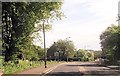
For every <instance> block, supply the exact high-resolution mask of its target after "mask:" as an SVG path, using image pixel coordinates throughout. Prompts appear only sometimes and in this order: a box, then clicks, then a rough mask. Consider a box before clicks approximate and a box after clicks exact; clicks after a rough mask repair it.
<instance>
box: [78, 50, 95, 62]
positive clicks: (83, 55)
mask: <svg viewBox="0 0 120 76" xmlns="http://www.w3.org/2000/svg"><path fill="white" fill-rule="evenodd" d="M77 58H79V59H80V60H82V61H93V60H94V53H93V51H90V50H84V49H79V50H78V51H77Z"/></svg>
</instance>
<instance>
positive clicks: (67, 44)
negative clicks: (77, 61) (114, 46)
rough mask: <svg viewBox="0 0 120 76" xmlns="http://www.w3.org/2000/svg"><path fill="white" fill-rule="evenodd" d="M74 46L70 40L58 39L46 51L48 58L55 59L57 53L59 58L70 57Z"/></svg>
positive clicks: (72, 54)
mask: <svg viewBox="0 0 120 76" xmlns="http://www.w3.org/2000/svg"><path fill="white" fill-rule="evenodd" d="M74 51H75V46H74V43H73V42H72V41H69V40H68V41H67V40H58V41H57V42H55V43H54V44H53V45H52V46H51V47H50V48H49V49H48V51H47V56H48V58H50V57H51V58H53V59H55V57H56V56H55V54H57V53H58V56H59V58H60V59H67V58H72V57H73V56H74Z"/></svg>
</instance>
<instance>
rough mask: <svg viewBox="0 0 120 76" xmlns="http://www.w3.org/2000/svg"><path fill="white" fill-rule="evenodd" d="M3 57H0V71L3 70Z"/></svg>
mask: <svg viewBox="0 0 120 76" xmlns="http://www.w3.org/2000/svg"><path fill="white" fill-rule="evenodd" d="M3 58H4V57H3V56H0V69H3V65H2V64H3Z"/></svg>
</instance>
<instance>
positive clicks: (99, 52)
mask: <svg viewBox="0 0 120 76" xmlns="http://www.w3.org/2000/svg"><path fill="white" fill-rule="evenodd" d="M101 57H102V51H94V58H95V59H97V58H101Z"/></svg>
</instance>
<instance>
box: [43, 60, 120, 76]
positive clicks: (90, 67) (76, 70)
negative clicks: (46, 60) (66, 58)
mask: <svg viewBox="0 0 120 76" xmlns="http://www.w3.org/2000/svg"><path fill="white" fill-rule="evenodd" d="M98 75H99V76H120V72H119V70H113V69H110V68H107V67H103V66H99V65H97V64H96V63H93V62H68V63H64V64H60V65H58V66H56V67H54V68H52V69H50V70H48V71H46V73H44V74H43V75H42V76H98Z"/></svg>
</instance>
